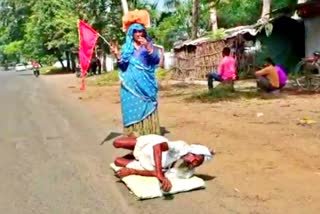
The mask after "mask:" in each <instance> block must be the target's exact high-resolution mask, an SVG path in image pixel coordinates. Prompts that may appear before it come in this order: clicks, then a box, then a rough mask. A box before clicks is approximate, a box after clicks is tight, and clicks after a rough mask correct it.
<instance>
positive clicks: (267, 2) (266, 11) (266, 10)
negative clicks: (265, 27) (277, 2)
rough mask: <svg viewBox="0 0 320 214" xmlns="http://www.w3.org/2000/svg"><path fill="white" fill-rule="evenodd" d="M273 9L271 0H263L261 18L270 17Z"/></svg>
mask: <svg viewBox="0 0 320 214" xmlns="http://www.w3.org/2000/svg"><path fill="white" fill-rule="evenodd" d="M270 9H271V0H263V6H262V13H261V19H269V17H270Z"/></svg>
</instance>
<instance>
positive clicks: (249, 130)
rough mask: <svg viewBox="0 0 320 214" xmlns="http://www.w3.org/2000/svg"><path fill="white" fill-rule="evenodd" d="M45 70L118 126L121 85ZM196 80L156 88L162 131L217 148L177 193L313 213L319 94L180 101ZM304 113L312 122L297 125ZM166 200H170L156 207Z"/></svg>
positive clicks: (318, 192)
mask: <svg viewBox="0 0 320 214" xmlns="http://www.w3.org/2000/svg"><path fill="white" fill-rule="evenodd" d="M45 78H48V79H49V78H50V81H53V82H55V83H56V84H57V88H60V89H63V90H64V93H66V94H67V95H66V96H70V98H71V99H78V100H79V99H80V100H81V102H82V103H83V105H86V106H87V108H88V110H89V111H91V112H92V113H93V114H94V115H95V116H96V117H97V119H99V120H101V121H102V122H107V121H108V122H110V121H112V123H114V124H116V125H117V126H119V127H120V128H121V112H120V99H119V85H113V86H103V87H95V86H88V87H87V90H86V91H85V92H80V91H79V89H78V88H79V81H78V80H77V79H76V78H74V75H60V76H50V77H45ZM199 87H201V86H199ZM199 87H195V88H172V87H165V88H164V90H162V91H160V97H159V101H160V103H159V113H160V121H161V126H163V127H164V128H165V129H166V130H167V131H168V132H169V133H167V134H166V136H167V137H168V138H169V139H172V140H174V139H180V140H185V141H187V142H189V143H199V144H204V145H207V146H209V147H211V148H214V149H215V150H216V152H217V154H216V157H215V160H214V161H212V162H210V163H209V164H207V165H204V166H202V167H201V168H200V169H199V170H198V173H199V174H202V175H206V176H203V177H204V178H206V180H207V181H206V182H207V188H206V190H205V191H196V192H194V193H192V194H184V195H183V196H182V197H179V199H177V200H179V201H180V202H181V203H182V204H183V203H185V204H186V205H187V204H188V201H189V200H192V201H194V203H195V204H198V205H200V206H201V207H203V208H202V209H204V213H212V212H209V211H218V212H217V213H284V212H287V211H290V213H318V212H319V210H320V203H319V201H320V182H319V181H320V132H319V130H320V107H319V106H320V95H299V96H297V95H287V96H282V97H281V98H279V99H271V100H262V99H240V100H235V101H222V102H218V103H211V104H208V103H200V102H186V101H185V100H184V98H185V97H186V96H188V94H190V93H194V90H204V89H201V88H199ZM202 87H203V86H202ZM306 117H307V118H309V119H312V120H315V121H317V123H315V124H311V125H299V124H298V123H299V120H301V119H302V118H306ZM160 202H161V201H160ZM160 202H150V204H153V203H158V205H159V203H160ZM144 203H145V202H144ZM150 204H149V205H150ZM165 206H170V204H169V203H166V205H161V207H162V208H161V209H164V208H163V207H165Z"/></svg>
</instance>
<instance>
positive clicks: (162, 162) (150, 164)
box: [113, 134, 213, 192]
mask: <svg viewBox="0 0 320 214" xmlns="http://www.w3.org/2000/svg"><path fill="white" fill-rule="evenodd" d="M113 145H114V147H116V148H124V149H129V150H132V151H133V152H132V153H129V154H127V155H125V156H124V157H119V158H116V160H115V162H114V163H115V165H116V166H119V167H124V168H122V169H121V170H119V171H118V172H117V175H118V176H119V177H125V176H128V175H141V176H153V177H156V178H158V180H159V181H160V183H161V188H162V190H163V191H166V192H168V191H170V189H171V187H172V185H171V182H170V180H169V179H168V178H167V177H166V176H165V172H168V171H170V170H171V169H172V167H173V166H174V164H175V163H176V162H177V161H179V160H181V161H180V162H181V165H180V168H178V169H177V170H178V171H179V169H180V171H179V172H177V174H179V175H180V177H184V178H189V177H191V176H192V174H193V172H194V169H195V168H196V167H198V166H200V165H201V164H202V163H204V162H205V161H207V160H210V159H211V158H212V155H213V152H211V151H209V149H208V148H207V147H205V146H202V145H188V144H187V143H185V142H184V141H168V139H166V138H165V137H162V136H159V135H152V134H151V135H144V136H140V137H138V138H135V137H121V138H118V139H116V140H115V141H114V142H113ZM133 161H138V163H139V164H140V166H141V168H142V169H143V170H137V169H131V168H127V167H126V166H127V165H128V164H129V163H131V162H133Z"/></svg>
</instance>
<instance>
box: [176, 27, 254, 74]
mask: <svg viewBox="0 0 320 214" xmlns="http://www.w3.org/2000/svg"><path fill="white" fill-rule="evenodd" d="M256 32H257V31H256V29H255V26H241V27H237V28H232V29H228V30H226V31H225V32H224V33H225V35H224V37H223V38H222V39H212V38H210V37H202V38H198V39H196V40H188V41H184V42H182V43H180V44H176V45H175V46H174V56H175V66H174V72H173V77H174V78H176V79H186V78H190V79H204V78H205V76H206V74H207V73H208V72H210V71H213V70H216V69H217V67H218V65H219V62H220V60H221V58H222V54H221V53H222V50H223V48H224V47H230V48H231V50H232V53H233V54H234V55H235V56H236V57H237V58H238V59H240V58H243V56H242V55H243V54H244V43H245V42H246V41H248V40H250V39H251V38H250V37H252V36H254V35H255V34H256Z"/></svg>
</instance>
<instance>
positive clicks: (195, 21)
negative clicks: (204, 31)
mask: <svg viewBox="0 0 320 214" xmlns="http://www.w3.org/2000/svg"><path fill="white" fill-rule="evenodd" d="M198 20H199V0H193V4H192V29H191V39H196V38H197V36H198Z"/></svg>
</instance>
